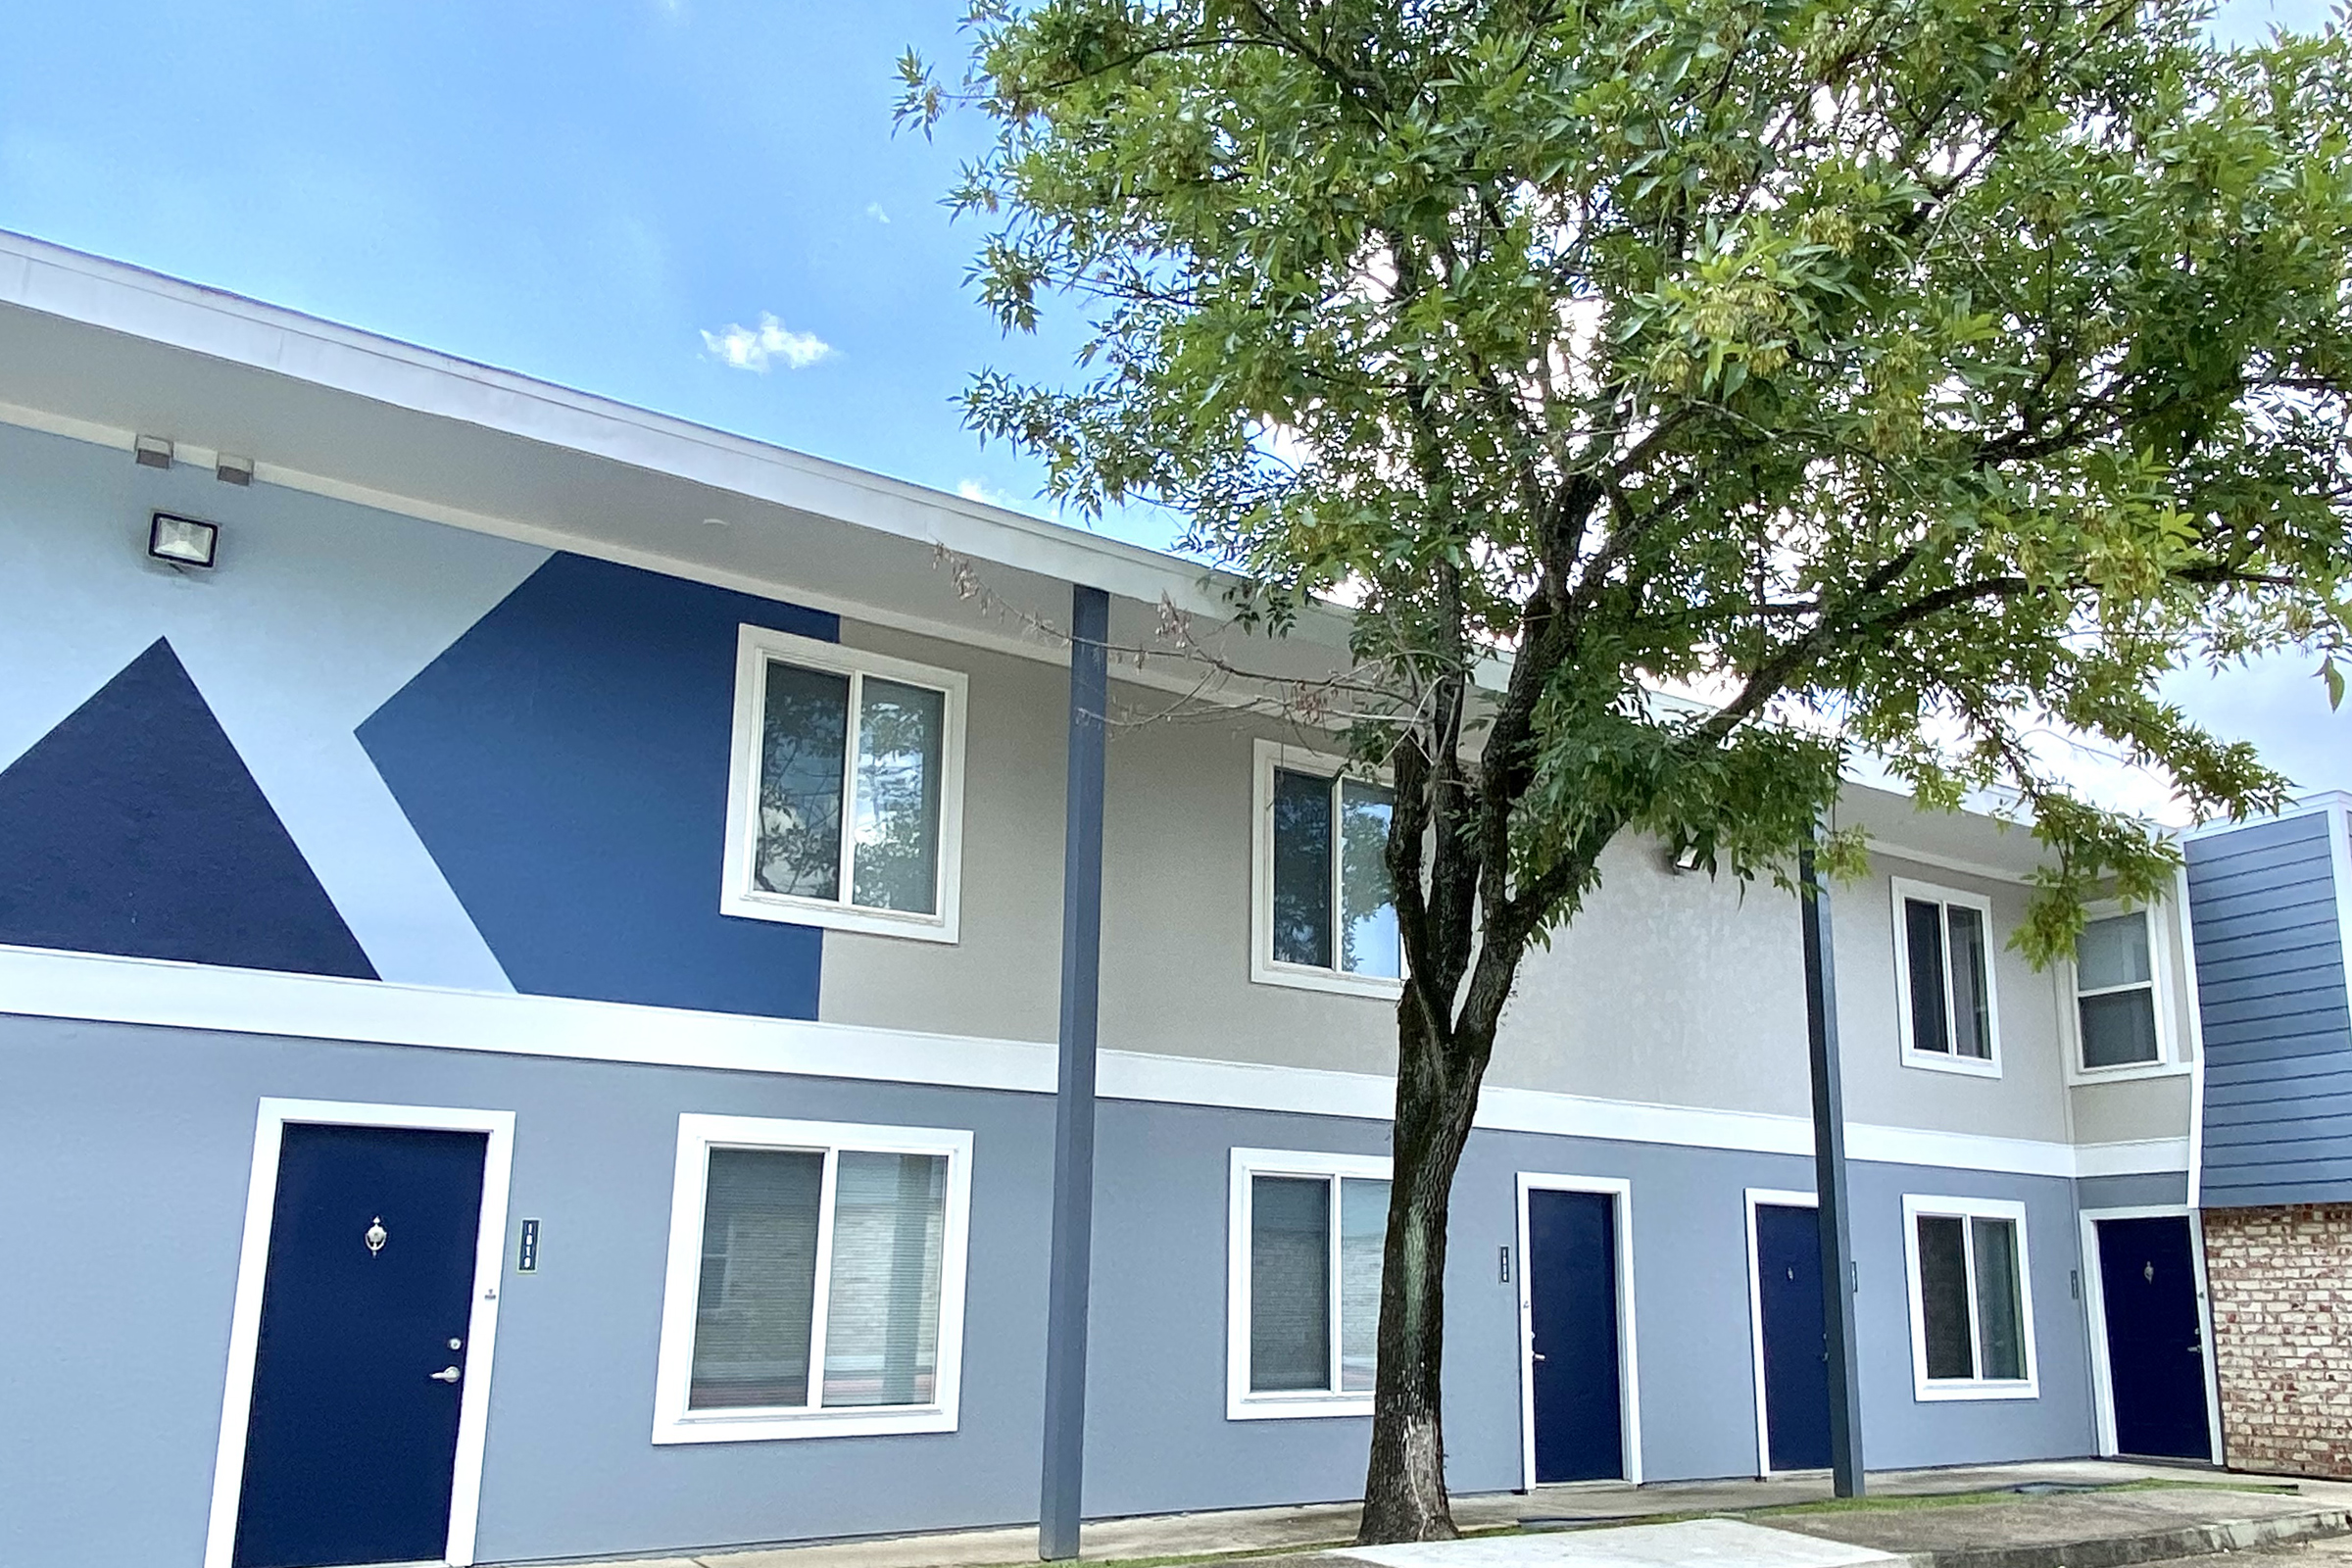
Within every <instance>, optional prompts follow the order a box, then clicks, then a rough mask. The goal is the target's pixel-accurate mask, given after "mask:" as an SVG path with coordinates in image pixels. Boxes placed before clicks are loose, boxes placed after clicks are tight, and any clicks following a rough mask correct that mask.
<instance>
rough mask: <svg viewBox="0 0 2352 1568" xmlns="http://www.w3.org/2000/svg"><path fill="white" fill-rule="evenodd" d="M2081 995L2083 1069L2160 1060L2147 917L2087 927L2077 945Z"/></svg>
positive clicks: (2078, 1010)
mask: <svg viewBox="0 0 2352 1568" xmlns="http://www.w3.org/2000/svg"><path fill="white" fill-rule="evenodd" d="M2075 993H2076V1002H2075V1007H2076V1014H2077V1017H2078V1018H2079V1019H2080V1020H2081V1023H2082V1065H2083V1066H2085V1067H2121V1066H2127V1065H2130V1064H2132V1063H2135V1062H2147V1061H2154V1060H2156V1059H2157V1057H2158V1055H2159V1051H2158V1048H2157V1040H2156V982H2155V966H2154V960H2153V956H2152V955H2151V954H2150V953H2149V951H2148V918H2147V915H2146V914H2145V913H2144V912H2142V911H2136V910H2135V911H2133V912H2132V913H2131V914H2119V915H2113V916H2110V917H2109V918H2107V919H2104V920H2092V921H2090V922H2089V923H2088V924H2086V925H2084V926H2083V928H2082V936H2081V937H2079V938H2077V939H2076V942H2075Z"/></svg>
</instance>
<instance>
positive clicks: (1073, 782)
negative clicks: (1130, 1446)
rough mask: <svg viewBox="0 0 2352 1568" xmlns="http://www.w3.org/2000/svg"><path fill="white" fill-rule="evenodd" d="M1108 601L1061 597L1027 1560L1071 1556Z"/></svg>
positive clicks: (1078, 1455) (1091, 1145)
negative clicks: (1066, 720)
mask: <svg viewBox="0 0 2352 1568" xmlns="http://www.w3.org/2000/svg"><path fill="white" fill-rule="evenodd" d="M1109 637H1110V596H1109V595H1108V594H1106V593H1104V592H1103V590H1102V589H1100V588H1087V587H1076V588H1073V589H1071V590H1070V779H1069V788H1068V793H1067V794H1066V795H1065V796H1064V797H1063V813H1064V818H1065V820H1066V823H1067V827H1066V831H1065V837H1064V839H1063V844H1062V854H1061V1075H1060V1077H1059V1079H1058V1080H1057V1081H1056V1082H1057V1088H1056V1092H1055V1094H1054V1251H1053V1260H1052V1262H1051V1263H1050V1264H1049V1265H1048V1269H1047V1275H1046V1442H1045V1469H1044V1476H1043V1479H1042V1480H1041V1481H1040V1483H1039V1486H1038V1502H1037V1519H1038V1524H1037V1554H1038V1555H1039V1556H1040V1557H1042V1558H1044V1559H1045V1560H1046V1561H1048V1562H1058V1561H1064V1560H1067V1559H1069V1558H1072V1557H1075V1556H1077V1555H1078V1519H1079V1511H1078V1499H1079V1493H1080V1483H1081V1479H1082V1477H1083V1475H1084V1471H1085V1467H1086V1299H1087V1286H1088V1275H1089V1270H1090V1268H1091V1266H1092V1262H1093V1253H1094V1227H1095V1023H1096V1005H1097V1003H1098V1001H1099V998H1100V994H1101V991H1102V982H1103V975H1102V953H1103V740H1104V728H1103V714H1104V712H1105V711H1106V708H1107V704H1108V701H1109V696H1110V690H1109V688H1110V677H1109V670H1108V668H1107V665H1106V662H1105V654H1106V650H1105V647H1104V644H1105V643H1106V642H1107V641H1108V640H1109Z"/></svg>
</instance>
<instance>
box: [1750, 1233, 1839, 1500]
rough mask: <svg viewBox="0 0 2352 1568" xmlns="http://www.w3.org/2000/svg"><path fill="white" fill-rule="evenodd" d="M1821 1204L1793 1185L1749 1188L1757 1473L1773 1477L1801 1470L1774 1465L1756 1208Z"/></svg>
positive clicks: (1751, 1340) (1751, 1342)
mask: <svg viewBox="0 0 2352 1568" xmlns="http://www.w3.org/2000/svg"><path fill="white" fill-rule="evenodd" d="M1760 1207H1762V1208H1819V1207H1821V1200H1820V1198H1819V1197H1817V1196H1816V1195H1814V1194H1813V1193H1811V1192H1802V1193H1800V1192H1797V1191H1795V1190H1794V1189H1791V1188H1779V1187H1750V1188H1749V1189H1748V1190H1747V1340H1748V1348H1749V1352H1750V1354H1751V1355H1752V1356H1753V1358H1754V1361H1755V1368H1756V1476H1757V1479H1759V1480H1770V1479H1771V1478H1772V1477H1774V1476H1777V1475H1793V1474H1796V1473H1798V1472H1795V1471H1789V1470H1775V1469H1774V1468H1773V1467H1772V1427H1771V1424H1770V1419H1769V1417H1768V1416H1767V1414H1766V1411H1765V1407H1764V1401H1765V1393H1764V1275H1763V1259H1762V1256H1761V1254H1760V1253H1759V1252H1758V1251H1757V1249H1756V1210H1757V1209H1758V1208H1760Z"/></svg>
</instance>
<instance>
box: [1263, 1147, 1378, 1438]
mask: <svg viewBox="0 0 2352 1568" xmlns="http://www.w3.org/2000/svg"><path fill="white" fill-rule="evenodd" d="M1389 1169H1390V1164H1389V1157H1388V1156H1387V1155H1386V1154H1331V1153H1322V1152H1302V1151H1298V1150H1284V1149H1236V1150H1235V1151H1234V1152H1233V1159H1232V1183H1231V1191H1230V1193H1229V1195H1228V1198H1227V1206H1226V1219H1225V1419H1226V1420H1228V1421H1268V1420H1274V1421H1279V1420H1299V1419H1305V1418H1310V1417H1319V1416H1334V1415H1360V1416H1368V1415H1370V1414H1371V1413H1372V1394H1371V1392H1370V1391H1369V1390H1367V1391H1365V1392H1362V1393H1348V1394H1342V1393H1339V1392H1337V1391H1333V1392H1330V1393H1317V1392H1314V1391H1311V1390H1310V1391H1306V1392H1295V1391H1294V1392H1286V1393H1280V1394H1252V1393H1251V1392H1250V1179H1251V1178H1252V1177H1256V1176H1307V1177H1324V1178H1331V1177H1340V1178H1346V1177H1349V1176H1353V1177H1358V1178H1363V1179H1369V1180H1372V1181H1382V1182H1385V1181H1387V1180H1389V1179H1390V1177H1389ZM1331 1222H1332V1224H1333V1226H1334V1227H1335V1228H1336V1227H1337V1226H1338V1225H1339V1223H1340V1208H1339V1202H1338V1198H1337V1195H1336V1194H1335V1195H1334V1199H1333V1203H1332V1210H1331ZM1332 1309H1333V1319H1334V1324H1335V1327H1336V1325H1337V1320H1338V1309H1339V1294H1338V1282H1337V1281H1334V1282H1333V1295H1332ZM1331 1354H1332V1363H1333V1367H1334V1373H1333V1376H1334V1379H1335V1381H1336V1379H1337V1376H1338V1373H1337V1367H1338V1363H1339V1355H1340V1339H1339V1336H1338V1335H1337V1334H1336V1333H1335V1334H1334V1335H1333V1336H1332V1346H1331Z"/></svg>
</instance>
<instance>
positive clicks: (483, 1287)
mask: <svg viewBox="0 0 2352 1568" xmlns="http://www.w3.org/2000/svg"><path fill="white" fill-rule="evenodd" d="M289 1123H299V1124H303V1125H315V1126H329V1127H415V1128H421V1129H425V1130H427V1131H441V1132H469V1133H487V1134H489V1135H490V1137H489V1147H488V1148H487V1149H486V1150H485V1151H484V1152H483V1159H482V1211H481V1219H480V1222H479V1229H478V1231H477V1233H476V1237H475V1244H474V1260H473V1310H472V1312H471V1314H470V1315H469V1318H468V1321H467V1324H466V1346H467V1347H468V1348H467V1349H466V1381H465V1383H464V1385H463V1386H462V1388H461V1389H460V1392H459V1396H458V1455H457V1470H456V1474H455V1476H454V1478H453V1480H452V1482H451V1486H450V1499H449V1541H448V1544H447V1546H446V1548H445V1550H444V1553H443V1560H444V1561H445V1562H447V1563H448V1564H449V1565H450V1568H467V1565H468V1564H470V1563H471V1562H472V1561H473V1535H474V1524H475V1521H476V1518H477V1516H478V1511H479V1508H480V1504H481V1494H482V1440H483V1436H484V1432H485V1428H486V1426H487V1423H488V1421H489V1416H490V1353H491V1350H492V1348H494V1346H495V1345H496V1342H497V1339H498V1286H499V1278H500V1271H501V1269H502V1268H503V1267H504V1265H505V1261H506V1246H507V1186H508V1181H509V1178H510V1176H511V1175H512V1174H513V1167H514V1155H515V1113H514V1112H513V1111H511V1110H459V1109H453V1108H450V1107H448V1106H442V1105H374V1104H365V1103H353V1102H346V1101H335V1100H276V1099H264V1100H263V1101H262V1103H261V1111H260V1114H259V1116H258V1117H257V1119H256V1122H255V1126H254V1133H253V1178H252V1181H251V1183H250V1185H249V1186H248V1187H247V1188H246V1193H245V1241H244V1246H243V1248H242V1250H240V1252H239V1254H238V1258H237V1297H236V1305H235V1307H234V1308H233V1309H232V1311H231V1312H230V1315H229V1328H228V1380H227V1385H226V1387H225V1388H224V1390H223V1391H222V1394H221V1446H220V1449H219V1451H218V1452H217V1453H216V1454H215V1456H214V1460H213V1509H212V1518H211V1522H210V1524H209V1525H208V1526H207V1528H206V1531H205V1538H204V1568H229V1559H230V1556H231V1554H232V1553H233V1552H234V1550H235V1548H236V1541H237V1501H238V1497H239V1495H240V1494H241V1493H242V1491H243V1488H244V1484H245V1436H246V1424H247V1422H248V1420H249V1419H250V1418H251V1415H252V1411H253V1365H254V1357H255V1353H256V1351H257V1350H258V1348H259V1347H260V1342H261V1332H262V1286H263V1283H264V1281H265V1279H266V1278H267V1276H268V1274H269V1269H270V1220H271V1218H272V1217H273V1216H274V1214H275V1212H276V1208H277V1159H278V1152H279V1149H280V1146H281V1145H282V1144H283V1142H284V1139H285V1130H286V1127H287V1125H288V1124H289Z"/></svg>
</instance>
